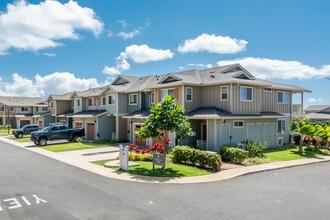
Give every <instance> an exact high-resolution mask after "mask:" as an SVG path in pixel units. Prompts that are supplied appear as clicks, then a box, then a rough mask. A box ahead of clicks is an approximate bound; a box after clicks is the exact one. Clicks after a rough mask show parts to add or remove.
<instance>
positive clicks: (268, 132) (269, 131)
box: [264, 123, 276, 146]
mask: <svg viewBox="0 0 330 220" xmlns="http://www.w3.org/2000/svg"><path fill="white" fill-rule="evenodd" d="M264 126H265V141H266V142H267V146H276V140H275V139H276V123H265V124H264Z"/></svg>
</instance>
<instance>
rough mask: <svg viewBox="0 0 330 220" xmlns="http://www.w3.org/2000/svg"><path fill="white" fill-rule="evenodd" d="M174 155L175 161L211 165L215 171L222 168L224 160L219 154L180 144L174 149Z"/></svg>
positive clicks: (201, 165) (203, 165)
mask: <svg viewBox="0 0 330 220" xmlns="http://www.w3.org/2000/svg"><path fill="white" fill-rule="evenodd" d="M172 156H173V158H172V161H173V163H190V164H193V165H199V166H200V167H204V168H207V167H209V168H211V169H213V170H214V171H220V170H221V165H222V161H221V156H220V155H219V154H214V153H209V152H206V151H203V150H198V149H194V148H190V147H187V146H178V147H175V148H174V149H173V152H172Z"/></svg>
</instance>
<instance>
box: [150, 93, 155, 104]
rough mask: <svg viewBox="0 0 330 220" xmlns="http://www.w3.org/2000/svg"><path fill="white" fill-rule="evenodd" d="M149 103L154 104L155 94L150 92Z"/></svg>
mask: <svg viewBox="0 0 330 220" xmlns="http://www.w3.org/2000/svg"><path fill="white" fill-rule="evenodd" d="M150 102H151V104H154V103H155V93H154V92H152V93H151V95H150Z"/></svg>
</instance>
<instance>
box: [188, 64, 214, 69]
mask: <svg viewBox="0 0 330 220" xmlns="http://www.w3.org/2000/svg"><path fill="white" fill-rule="evenodd" d="M187 65H188V66H197V67H200V68H212V67H213V66H212V64H202V63H188V64H187Z"/></svg>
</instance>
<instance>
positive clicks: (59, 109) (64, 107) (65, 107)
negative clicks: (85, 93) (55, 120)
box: [55, 100, 71, 114]
mask: <svg viewBox="0 0 330 220" xmlns="http://www.w3.org/2000/svg"><path fill="white" fill-rule="evenodd" d="M55 108H56V114H63V113H65V112H68V111H71V101H59V100H57V101H56V105H55Z"/></svg>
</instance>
